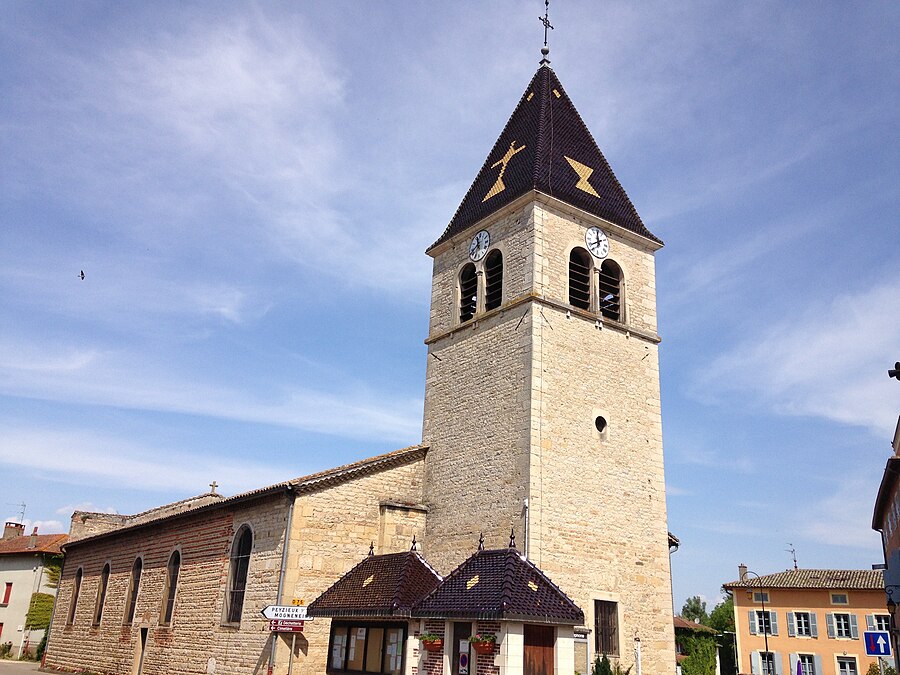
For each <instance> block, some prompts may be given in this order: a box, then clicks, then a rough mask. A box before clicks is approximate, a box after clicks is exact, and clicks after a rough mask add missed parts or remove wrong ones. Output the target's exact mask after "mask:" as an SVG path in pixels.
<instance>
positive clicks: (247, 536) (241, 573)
mask: <svg viewBox="0 0 900 675" xmlns="http://www.w3.org/2000/svg"><path fill="white" fill-rule="evenodd" d="M252 549H253V531H252V530H251V529H250V528H249V527H247V526H246V525H244V526H243V527H242V528H241V529H240V530H238V533H237V536H235V538H234V544H233V545H232V546H231V569H230V570H229V573H228V593H227V596H226V598H225V602H226V605H227V608H228V609H227V610H226V611H227V614H226V617H225V620H226V621H227V622H228V623H240V622H241V612H242V611H243V609H244V592H245V591H246V589H247V572H248V571H249V570H250V551H251V550H252Z"/></svg>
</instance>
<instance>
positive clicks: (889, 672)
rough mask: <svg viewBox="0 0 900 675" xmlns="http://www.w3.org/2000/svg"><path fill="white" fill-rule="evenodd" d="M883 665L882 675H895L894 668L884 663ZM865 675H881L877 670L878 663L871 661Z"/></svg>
mask: <svg viewBox="0 0 900 675" xmlns="http://www.w3.org/2000/svg"><path fill="white" fill-rule="evenodd" d="M883 665H884V674H883V675H897V670H896V668H894V666H889V665H887V664H886V663H885V664H883ZM866 675H882V671H881V670H879V668H878V661H873V662H872V663H870V664H869V670H868V671H867V672H866Z"/></svg>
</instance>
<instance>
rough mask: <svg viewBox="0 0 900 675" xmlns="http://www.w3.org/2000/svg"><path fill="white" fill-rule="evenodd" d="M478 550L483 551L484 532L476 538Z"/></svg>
mask: <svg viewBox="0 0 900 675" xmlns="http://www.w3.org/2000/svg"><path fill="white" fill-rule="evenodd" d="M478 550H479V551H483V550H484V532H482V533H481V535H480V536H479V537H478Z"/></svg>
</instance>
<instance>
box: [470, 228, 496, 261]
mask: <svg viewBox="0 0 900 675" xmlns="http://www.w3.org/2000/svg"><path fill="white" fill-rule="evenodd" d="M490 245H491V235H489V234H488V233H487V230H482V231H481V232H479V233H478V234H476V235H475V236H474V237H472V243H471V244H469V257H470V258H471V259H472V260H473V261H474V262H478V261H479V260H481V259H482V258H483V257H484V254H485V253H487V250H488V246H490Z"/></svg>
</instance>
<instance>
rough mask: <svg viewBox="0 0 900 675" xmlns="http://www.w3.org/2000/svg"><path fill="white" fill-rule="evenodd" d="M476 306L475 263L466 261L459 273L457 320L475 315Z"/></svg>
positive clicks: (476, 278) (476, 283)
mask: <svg viewBox="0 0 900 675" xmlns="http://www.w3.org/2000/svg"><path fill="white" fill-rule="evenodd" d="M477 307H478V275H477V274H476V273H475V265H473V264H472V263H468V264H467V265H466V266H465V267H463V268H462V271H461V272H460V273H459V321H460V323H462V322H464V321H468V320H469V319H471V318H472V317H473V316H475V310H476V308H477Z"/></svg>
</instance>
